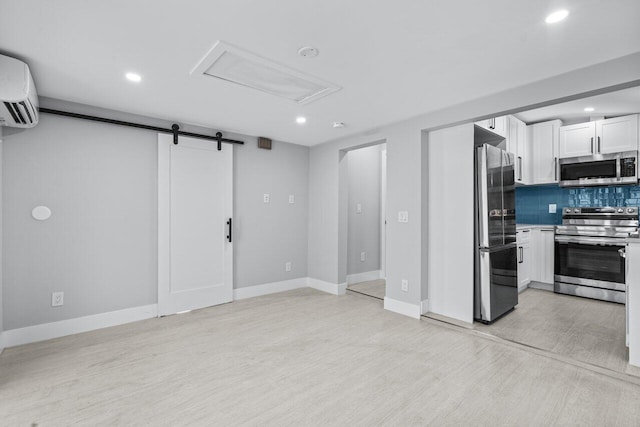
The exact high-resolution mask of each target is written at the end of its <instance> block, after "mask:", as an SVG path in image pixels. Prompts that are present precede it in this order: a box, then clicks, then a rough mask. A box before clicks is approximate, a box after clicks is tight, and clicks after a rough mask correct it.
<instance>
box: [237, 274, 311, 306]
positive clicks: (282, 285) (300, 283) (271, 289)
mask: <svg viewBox="0 0 640 427" xmlns="http://www.w3.org/2000/svg"><path fill="white" fill-rule="evenodd" d="M307 282H308V278H307V277H299V278H297V279H290V280H283V281H281V282H272V283H263V284H261V285H254V286H247V287H245V288H238V289H234V290H233V299H234V300H239V299H245V298H253V297H259V296H262V295H269V294H275V293H277V292H284V291H290V290H293V289H298V288H306V287H307V286H309V285H308V283H307Z"/></svg>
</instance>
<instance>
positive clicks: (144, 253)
mask: <svg viewBox="0 0 640 427" xmlns="http://www.w3.org/2000/svg"><path fill="white" fill-rule="evenodd" d="M3 175H4V195H3V205H4V206H3V207H4V209H3V213H4V219H5V221H4V224H3V231H4V242H3V246H4V255H5V256H4V263H5V264H4V265H5V269H4V274H3V276H4V296H5V298H4V323H5V329H7V330H10V329H15V328H20V327H25V326H31V325H37V324H41V323H48V322H54V321H58V320H65V319H70V318H75V317H81V316H87V315H91V314H98V313H104V312H109V311H115V310H121V309H125V308H130V307H136V306H142V305H148V304H154V303H155V302H156V300H157V271H158V267H157V216H158V214H157V193H158V190H157V137H156V134H154V133H153V132H148V131H143V130H136V129H130V128H123V127H119V126H113V125H108V124H102V123H93V122H87V121H84V120H78V119H71V118H64V117H57V116H51V115H47V114H42V115H41V117H40V123H39V124H38V125H37V126H36V127H34V128H32V129H26V130H21V131H19V132H16V133H13V134H11V135H7V136H6V137H5V141H4V159H3ZM38 205H44V206H48V207H49V208H50V209H51V211H52V215H51V218H50V219H49V220H46V221H36V220H34V219H33V218H32V217H31V210H32V209H33V208H34V207H35V206H38ZM54 291H62V292H64V305H63V306H61V307H51V293H52V292H54Z"/></svg>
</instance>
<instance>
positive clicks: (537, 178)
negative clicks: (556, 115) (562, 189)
mask: <svg viewBox="0 0 640 427" xmlns="http://www.w3.org/2000/svg"><path fill="white" fill-rule="evenodd" d="M561 125H562V122H561V121H560V120H551V121H548V122H542V123H536V124H534V125H530V126H527V128H528V130H529V140H530V141H531V151H532V155H531V169H532V171H533V179H532V183H533V184H551V183H554V182H558V130H559V129H560V126H561Z"/></svg>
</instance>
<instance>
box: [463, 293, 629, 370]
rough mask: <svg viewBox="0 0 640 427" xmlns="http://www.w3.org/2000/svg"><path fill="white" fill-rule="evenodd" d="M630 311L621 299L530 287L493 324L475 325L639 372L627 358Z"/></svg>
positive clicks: (578, 357) (609, 366)
mask: <svg viewBox="0 0 640 427" xmlns="http://www.w3.org/2000/svg"><path fill="white" fill-rule="evenodd" d="M625 316H626V314H625V306H624V305H622V304H616V303H611V302H605V301H598V300H592V299H587V298H579V297H574V296H570V295H562V294H555V293H553V292H549V291H543V290H539V289H526V290H525V291H524V292H522V293H521V294H520V295H519V296H518V306H517V307H516V309H515V310H514V311H512V312H511V313H509V314H507V315H506V316H505V317H503V318H501V319H498V320H497V321H496V322H495V323H493V324H492V325H483V324H481V323H475V324H474V326H475V328H476V329H477V330H479V331H483V332H487V333H490V334H492V335H495V336H497V337H500V338H504V339H507V340H510V341H514V342H518V343H522V344H526V345H529V346H532V347H536V348H539V349H543V350H547V351H551V352H553V353H556V354H561V355H565V356H568V357H571V358H573V359H576V360H579V361H581V362H585V363H590V364H593V365H597V366H601V367H604V368H607V369H612V370H614V371H617V372H623V373H626V374H631V375H637V376H640V368H636V367H634V366H631V365H629V364H628V363H627V361H628V355H627V346H626V344H625Z"/></svg>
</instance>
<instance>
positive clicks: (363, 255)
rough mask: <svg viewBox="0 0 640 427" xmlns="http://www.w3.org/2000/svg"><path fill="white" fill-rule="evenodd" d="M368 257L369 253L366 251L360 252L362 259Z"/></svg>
mask: <svg viewBox="0 0 640 427" xmlns="http://www.w3.org/2000/svg"><path fill="white" fill-rule="evenodd" d="M366 257H367V254H366V253H365V252H360V261H364V260H365V259H366Z"/></svg>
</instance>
